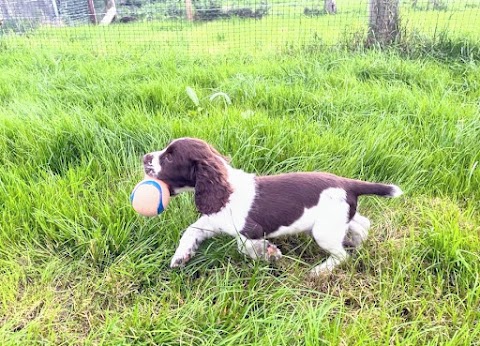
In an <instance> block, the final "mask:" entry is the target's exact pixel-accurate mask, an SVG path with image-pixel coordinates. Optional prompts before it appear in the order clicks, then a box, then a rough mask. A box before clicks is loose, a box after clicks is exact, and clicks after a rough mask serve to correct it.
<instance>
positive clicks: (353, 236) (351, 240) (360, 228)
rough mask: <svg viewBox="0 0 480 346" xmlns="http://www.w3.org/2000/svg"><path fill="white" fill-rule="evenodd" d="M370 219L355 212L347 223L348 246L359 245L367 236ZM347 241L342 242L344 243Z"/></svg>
mask: <svg viewBox="0 0 480 346" xmlns="http://www.w3.org/2000/svg"><path fill="white" fill-rule="evenodd" d="M369 228H370V220H369V219H367V218H366V217H365V216H362V215H360V214H359V213H356V214H355V215H354V216H353V218H352V219H351V220H350V222H349V223H348V235H347V238H348V246H350V247H359V246H360V245H362V243H363V242H364V241H365V240H366V239H367V237H368V230H369ZM345 243H347V242H344V244H345Z"/></svg>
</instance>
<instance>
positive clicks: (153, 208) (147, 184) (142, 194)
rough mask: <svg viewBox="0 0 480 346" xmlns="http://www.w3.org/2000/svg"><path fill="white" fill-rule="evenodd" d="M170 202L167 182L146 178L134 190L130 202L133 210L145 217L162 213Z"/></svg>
mask: <svg viewBox="0 0 480 346" xmlns="http://www.w3.org/2000/svg"><path fill="white" fill-rule="evenodd" d="M169 201H170V191H169V188H168V185H167V184H165V182H163V181H161V180H158V179H155V178H152V177H145V178H144V179H143V180H142V181H141V182H139V183H138V184H137V185H135V187H134V188H133V191H132V193H131V195H130V202H131V203H132V207H133V209H135V211H136V212H137V213H139V214H140V215H143V216H148V217H153V216H157V215H159V214H160V213H162V212H163V211H164V210H165V209H166V208H167V205H168V202H169Z"/></svg>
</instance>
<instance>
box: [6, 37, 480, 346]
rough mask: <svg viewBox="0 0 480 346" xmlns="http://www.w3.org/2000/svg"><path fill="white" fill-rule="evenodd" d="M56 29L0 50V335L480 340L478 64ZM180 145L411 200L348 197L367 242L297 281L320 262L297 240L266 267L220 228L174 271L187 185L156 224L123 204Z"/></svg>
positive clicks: (285, 242) (257, 168)
mask: <svg viewBox="0 0 480 346" xmlns="http://www.w3.org/2000/svg"><path fill="white" fill-rule="evenodd" d="M99 30H100V29H99ZM100 33H101V35H109V34H108V33H106V32H105V31H100ZM99 35H100V34H99ZM66 37H67V36H66ZM66 37H65V40H64V42H63V43H62V45H61V46H59V45H58V42H57V45H54V44H52V45H51V46H48V47H46V46H35V45H31V44H30V43H31V42H28V39H29V38H25V37H24V38H20V39H18V41H15V42H12V41H7V42H6V43H5V44H3V45H2V46H1V53H0V66H1V74H0V119H1V122H0V340H3V341H2V345H19V344H22V345H38V344H43V345H53V344H55V345H60V344H62V345H67V344H68V345H79V344H82V345H83V344H86V345H120V344H137V345H153V344H156V345H359V344H361V345H400V344H401V345H440V344H442V345H479V344H480V343H479V341H478V340H479V339H480V327H479V324H478V322H479V319H480V310H479V305H480V258H479V257H480V256H479V254H478V252H479V248H480V226H479V225H480V214H479V212H478V205H479V203H480V194H479V191H480V168H479V165H478V163H479V161H480V144H479V138H480V103H479V100H480V82H479V81H480V63H479V62H478V61H476V60H474V59H471V60H468V61H463V62H460V61H455V60H450V61H445V60H435V59H433V58H428V57H425V58H421V59H420V58H419V59H412V58H405V57H402V56H400V55H399V54H397V53H395V52H374V51H371V52H357V53H349V52H346V51H341V50H338V49H315V50H309V51H305V50H296V49H290V50H286V51H284V52H283V53H282V54H280V53H278V52H277V51H268V50H265V51H261V52H257V53H256V54H254V53H252V52H248V51H244V52H238V51H237V52H235V53H231V54H228V55H224V54H218V55H212V56H210V57H209V58H206V57H205V56H204V55H192V54H187V53H186V52H182V48H181V47H180V48H178V50H171V51H170V50H168V51H166V50H164V51H159V50H156V51H153V50H144V49H141V45H140V46H133V45H132V47H131V49H129V50H128V51H121V50H119V51H115V52H110V53H109V54H105V52H103V51H98V50H94V49H91V45H90V43H89V41H88V40H87V39H85V40H81V41H71V40H68V39H66ZM105 37H106V38H112V37H110V36H105ZM114 38H115V39H118V40H120V41H121V38H118V37H117V36H114ZM112 39H113V38H112ZM139 47H140V48H139ZM185 49H186V48H185ZM272 62H275V63H272ZM187 87H191V88H192V89H193V90H195V91H196V93H197V94H198V96H199V98H200V105H199V106H196V105H195V104H194V103H193V102H192V100H191V99H190V98H189V96H188V95H187V93H186V88H187ZM219 91H221V92H224V93H226V94H228V95H229V97H230V98H231V100H232V104H230V105H229V104H228V103H226V102H224V99H222V98H220V97H218V98H215V99H214V100H212V101H211V100H210V99H209V96H210V95H212V94H213V93H215V92H219ZM180 136H195V137H201V138H204V139H206V140H208V141H210V142H211V143H213V144H214V145H215V146H216V147H217V148H218V149H219V150H220V151H222V152H224V153H226V154H229V155H230V156H231V157H232V162H233V164H234V165H235V166H236V167H239V168H243V169H245V170H248V171H252V172H257V173H259V174H267V173H276V172H285V171H297V170H322V171H330V172H333V173H337V174H340V175H343V176H347V177H352V178H359V179H366V180H375V181H384V182H393V183H396V184H398V185H400V186H401V187H402V188H403V190H404V191H405V196H404V197H401V198H399V199H395V200H386V199H380V198H374V197H371V198H364V199H362V200H361V202H360V210H361V212H362V213H363V214H365V215H367V216H368V217H369V218H370V219H371V220H372V223H373V226H372V230H371V235H370V238H369V240H368V241H367V242H366V244H365V246H364V247H363V248H362V249H360V250H359V251H358V252H357V253H356V254H355V255H354V256H353V257H352V258H351V259H350V260H349V261H348V262H347V263H345V264H344V265H342V266H341V267H339V268H338V269H337V270H335V272H334V273H333V274H332V275H331V276H329V277H324V278H322V279H319V280H311V279H308V278H307V276H306V273H307V272H308V270H309V269H310V268H311V266H312V265H314V264H315V263H318V262H319V261H321V260H322V259H323V258H324V257H325V254H323V253H321V252H319V250H317V247H316V246H315V245H314V244H312V242H311V241H310V240H309V238H307V237H296V238H293V239H281V240H278V241H277V244H278V245H279V247H280V248H281V250H282V252H283V253H284V254H285V255H286V256H285V258H284V259H283V260H282V261H281V262H279V263H277V264H272V265H269V264H266V263H255V262H253V261H251V260H248V259H246V258H244V257H243V256H241V255H240V254H238V253H237V250H236V244H235V243H234V242H233V241H232V240H231V239H229V238H223V237H222V238H218V239H214V240H212V241H210V242H207V243H206V244H204V245H203V246H202V248H201V251H200V252H199V253H198V255H197V256H196V257H195V258H194V259H193V260H192V261H191V263H190V264H189V265H188V266H187V267H186V268H184V269H182V270H171V269H169V268H168V263H169V260H170V257H171V256H172V255H173V253H174V250H175V245H176V244H177V242H178V240H179V237H180V235H181V232H182V230H184V229H185V227H186V226H187V225H189V224H190V223H191V222H193V221H194V220H195V219H196V218H197V214H196V211H195V209H194V205H193V203H192V196H191V195H182V196H179V197H177V198H175V199H174V200H172V202H171V203H170V205H169V208H168V210H167V211H166V212H165V213H164V214H162V215H161V216H160V217H157V218H154V219H144V218H141V217H139V216H137V215H136V214H135V213H134V211H133V210H132V208H131V207H130V205H129V201H128V196H129V193H130V190H131V188H132V187H133V186H134V185H135V183H136V182H137V181H138V180H139V179H140V178H141V175H142V173H141V166H140V158H141V155H142V154H143V153H145V152H147V151H151V150H154V149H159V148H162V147H163V146H164V145H165V144H166V143H167V141H169V140H170V139H172V138H175V137H180Z"/></svg>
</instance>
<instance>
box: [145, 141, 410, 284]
mask: <svg viewBox="0 0 480 346" xmlns="http://www.w3.org/2000/svg"><path fill="white" fill-rule="evenodd" d="M143 163H144V170H145V173H146V174H147V175H149V176H152V177H155V178H158V179H160V180H163V181H164V182H165V183H167V184H168V186H169V188H170V194H171V195H172V196H173V195H176V194H179V193H181V192H184V191H194V192H195V204H196V207H197V209H198V211H199V212H200V213H201V214H202V215H201V217H200V218H199V219H198V220H197V221H196V222H195V223H193V224H192V225H190V226H189V227H188V228H187V229H186V231H185V232H184V233H183V235H182V237H181V239H180V244H179V246H178V248H177V250H176V251H175V254H174V256H173V258H172V260H171V263H170V266H171V267H178V266H183V265H184V264H185V263H187V262H188V261H189V260H190V258H192V256H193V255H194V254H195V251H196V250H197V249H198V247H199V246H200V244H201V242H202V241H204V240H205V239H208V238H211V237H213V236H215V235H217V234H220V233H225V234H229V235H231V236H233V237H235V238H236V239H237V243H238V249H239V251H240V252H242V253H243V254H245V255H248V256H250V257H251V258H253V259H258V258H261V259H266V260H276V259H279V258H280V257H281V256H282V253H281V252H280V250H279V249H278V248H277V247H276V246H275V245H274V244H272V243H271V242H270V241H269V240H268V239H271V238H274V237H278V236H284V235H288V234H296V233H300V232H310V233H311V235H312V236H313V238H314V239H315V241H316V243H317V244H318V245H319V246H320V247H321V248H322V249H323V250H325V251H327V252H328V253H329V255H330V257H328V258H327V259H326V260H325V261H324V262H323V263H321V264H320V265H317V266H316V267H315V268H313V270H312V274H314V275H315V274H320V273H322V272H329V271H331V270H332V269H333V268H334V267H335V266H336V265H338V264H339V263H341V262H342V261H344V260H345V259H346V258H347V256H348V255H347V252H346V251H345V249H344V244H345V243H346V242H347V238H346V235H347V233H348V234H349V237H348V238H351V241H352V243H353V245H355V246H358V245H360V244H361V242H362V241H363V240H365V238H366V237H367V235H368V229H369V227H370V221H369V220H368V219H367V218H366V217H364V216H362V215H360V214H359V213H358V212H357V199H358V197H359V196H361V195H378V196H384V197H397V196H400V195H401V194H402V190H401V189H400V188H399V187H398V186H396V185H386V184H378V183H370V182H364V181H360V180H353V179H348V178H342V177H339V176H336V175H333V174H329V173H317V172H310V173H284V174H279V175H271V176H256V175H255V174H251V173H246V172H244V171H242V170H240V169H236V168H233V167H232V166H231V165H230V164H229V161H228V159H227V158H226V157H224V156H223V155H221V154H220V153H219V152H218V151H217V150H215V149H214V148H213V147H212V146H210V145H209V144H208V143H206V142H204V141H203V140H200V139H195V138H180V139H177V140H174V141H172V142H171V143H170V144H169V145H168V146H167V147H166V148H165V149H163V150H162V151H157V152H152V153H148V154H146V155H145V156H144V158H143Z"/></svg>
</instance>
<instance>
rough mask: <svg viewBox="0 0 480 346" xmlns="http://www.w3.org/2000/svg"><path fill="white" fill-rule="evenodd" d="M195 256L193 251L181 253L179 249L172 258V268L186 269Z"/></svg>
mask: <svg viewBox="0 0 480 346" xmlns="http://www.w3.org/2000/svg"><path fill="white" fill-rule="evenodd" d="M193 255H194V252H193V251H192V250H191V249H188V250H185V251H179V249H177V251H175V254H174V255H173V257H172V260H171V261H170V268H179V267H184V266H185V264H186V263H187V262H188V261H190V259H191V258H192V257H193Z"/></svg>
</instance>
